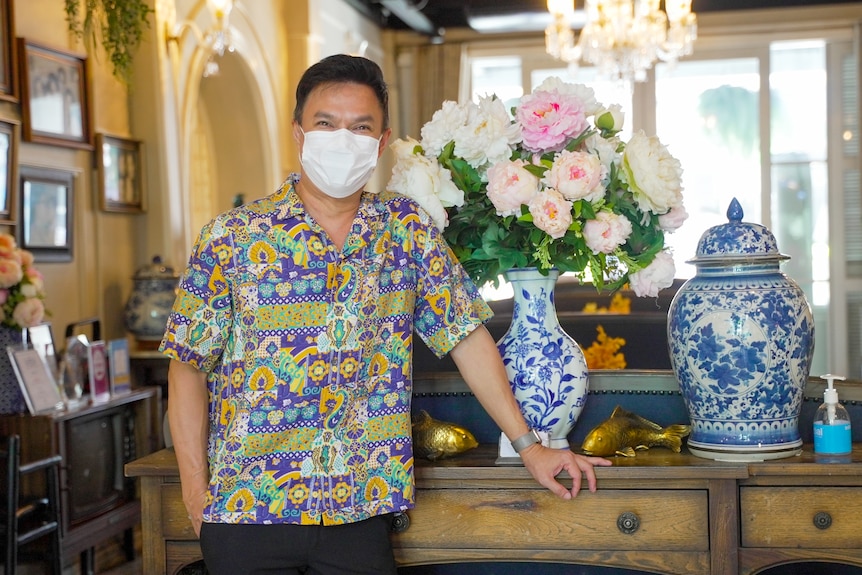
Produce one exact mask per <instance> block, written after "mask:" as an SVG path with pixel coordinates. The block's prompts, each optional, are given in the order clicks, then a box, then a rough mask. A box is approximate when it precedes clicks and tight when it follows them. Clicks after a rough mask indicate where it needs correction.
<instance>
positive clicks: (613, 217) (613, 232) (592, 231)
mask: <svg viewBox="0 0 862 575" xmlns="http://www.w3.org/2000/svg"><path fill="white" fill-rule="evenodd" d="M631 234H632V223H631V222H630V221H629V219H628V218H627V217H625V216H621V215H619V214H615V213H613V212H599V213H598V214H596V219H594V220H588V221H587V223H586V224H584V241H586V243H587V247H588V248H590V249H591V250H593V253H594V254H598V253H603V254H611V253H613V252H614V250H615V249H617V247H618V246H621V245H623V244H624V243H625V241H626V240H627V239H628V238H629V236H630V235H631Z"/></svg>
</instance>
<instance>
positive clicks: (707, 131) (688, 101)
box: [468, 23, 862, 378]
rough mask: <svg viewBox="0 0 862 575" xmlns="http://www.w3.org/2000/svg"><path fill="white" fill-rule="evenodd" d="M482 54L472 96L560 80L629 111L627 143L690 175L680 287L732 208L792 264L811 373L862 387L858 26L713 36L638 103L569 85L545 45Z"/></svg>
mask: <svg viewBox="0 0 862 575" xmlns="http://www.w3.org/2000/svg"><path fill="white" fill-rule="evenodd" d="M486 51H487V49H486V48H482V47H472V48H470V49H468V55H469V62H470V65H471V72H472V73H471V78H472V80H473V82H474V86H475V87H481V91H480V92H477V91H475V90H474V91H472V92H470V94H471V95H476V94H480V93H481V94H485V93H491V92H495V91H497V90H498V88H497V87H495V86H496V85H495V80H494V77H493V76H496V77H498V78H505V84H503V83H501V84H500V88H499V89H500V90H501V91H503V90H505V93H506V94H507V96H506V97H507V98H509V97H519V96H520V95H522V94H523V93H526V92H529V91H530V90H532V89H533V88H534V87H535V86H537V85H539V84H540V83H541V82H542V81H543V80H544V79H545V78H547V77H548V76H551V75H556V76H559V77H561V78H563V79H565V80H567V81H572V82H579V83H584V84H587V85H589V86H591V87H592V88H593V89H594V90H595V92H596V97H597V99H598V100H599V101H600V102H602V103H605V104H611V103H617V104H621V105H622V106H623V108H624V110H625V112H626V128H627V130H628V131H627V132H626V133H624V134H623V137H624V138H626V139H627V138H628V137H630V134H631V131H632V130H636V129H639V128H643V129H644V130H645V131H647V132H648V133H655V134H658V136H659V137H660V139H661V141H662V142H663V143H664V144H665V145H666V146H667V147H668V149H669V150H670V152H671V153H672V154H673V155H674V156H675V157H677V158H678V159H679V160H680V162H681V163H682V167H683V170H684V174H683V185H684V187H685V192H684V195H685V205H686V209H687V210H688V212H689V214H690V217H689V220H688V221H687V222H686V224H685V225H684V226H683V227H682V228H681V229H680V230H678V231H677V232H676V233H674V234H671V235H670V236H669V244H670V246H671V247H672V248H673V250H674V257H675V259H676V262H677V275H678V277H680V278H688V277H692V276H693V275H694V273H695V271H696V270H695V268H694V266H693V265H691V264H687V263H685V262H686V260H688V259H690V258H692V257H693V256H694V255H695V250H696V246H697V242H698V240H699V238H700V235H701V234H702V233H703V231H704V230H706V229H707V228H709V227H710V226H714V225H717V224H721V223H724V222H726V221H727V218H726V210H727V207H728V205H729V203H730V201H731V199H732V198H734V197H736V198H737V199H738V200H739V201H740V203H741V204H742V205H743V208H744V210H745V220H746V221H750V222H757V223H762V224H763V225H765V226H767V227H769V228H770V230H771V231H772V232H773V233H774V234H775V236H776V240H777V241H778V247H779V249H780V250H781V252H782V253H785V254H787V255H789V256H791V259H790V260H789V261H788V262H785V263H784V264H782V271H783V272H784V273H786V274H787V275H788V276H789V277H791V278H793V279H794V280H795V281H796V282H797V283H798V284H799V285H800V287H802V289H803V290H804V291H805V293H806V295H807V297H808V300H809V302H810V304H811V306H812V308H813V311H814V317H815V324H816V333H817V342H816V346H815V359H814V362H813V365H812V369H811V374H812V375H813V376H816V375H818V374H820V373H827V372H833V373H842V374H846V375H848V376H849V377H851V378H859V377H862V247H860V246H862V205H860V204H862V193H860V189H859V188H860V183H859V173H858V168H857V164H858V161H859V159H858V143H857V138H858V134H857V129H858V126H857V119H856V116H857V106H858V103H857V101H858V99H857V88H856V58H855V57H854V52H853V37H852V24H850V23H848V24H847V25H846V26H845V27H843V28H841V29H840V30H838V29H836V28H830V29H825V30H815V31H812V30H810V29H808V30H803V31H799V32H793V31H788V30H786V29H784V30H781V33H780V34H777V33H776V34H775V35H773V36H770V34H767V33H764V34H756V35H755V34H751V35H746V36H745V37H744V41H741V40H740V39H739V38H735V37H734V38H732V37H727V38H724V39H722V38H719V37H715V36H713V37H710V38H709V42H708V44H707V47H706V48H699V47H696V48H695V53H694V55H693V56H692V57H691V58H690V59H687V60H686V61H683V62H679V63H676V64H675V65H673V66H671V65H668V64H664V63H660V64H658V65H656V67H655V68H654V70H653V71H651V72H650V77H649V79H648V81H647V82H646V83H642V84H637V85H636V86H635V87H634V90H632V91H630V90H629V88H628V87H626V86H620V85H619V84H617V83H615V82H607V81H602V80H601V79H599V78H597V77H596V75H595V73H594V71H593V70H592V69H589V68H582V69H580V70H578V71H577V75H576V76H574V77H573V76H571V75H570V73H569V70H568V69H567V68H565V67H561V66H560V63H559V62H557V61H554V60H552V59H550V58H549V57H548V56H546V55H545V54H544V53H543V50H542V47H540V46H534V47H532V48H529V49H526V48H520V49H518V50H517V53H514V54H513V53H511V52H512V51H514V50H512V49H510V50H509V52H510V53H507V52H506V50H505V49H503V48H497V49H495V51H494V52H493V53H486ZM494 65H496V67H494ZM491 69H493V75H492V74H491V73H490V72H489V70H491ZM516 78H519V79H520V84H517V83H516V82H515V79H516ZM830 94H838V95H840V96H838V97H835V96H831V97H830ZM653 127H654V128H653ZM845 230H846V231H845ZM845 234H846V238H845ZM835 246H837V248H836V247H835ZM836 271H837V273H836ZM832 342H847V343H846V345H843V344H842V345H832Z"/></svg>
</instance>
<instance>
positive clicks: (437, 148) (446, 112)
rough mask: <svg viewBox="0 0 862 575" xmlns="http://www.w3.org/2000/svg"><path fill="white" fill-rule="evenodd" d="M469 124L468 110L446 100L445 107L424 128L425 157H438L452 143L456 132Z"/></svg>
mask: <svg viewBox="0 0 862 575" xmlns="http://www.w3.org/2000/svg"><path fill="white" fill-rule="evenodd" d="M466 122H467V109H466V107H464V106H460V105H459V104H458V102H453V101H451V100H446V101H445V102H443V106H442V107H441V108H440V109H439V110H437V111H436V112H434V115H433V116H432V117H431V121H430V122H428V123H427V124H425V125H424V126H422V131H421V132H420V135H421V137H422V148H423V149H424V150H425V155H427V156H429V157H435V158H436V157H437V156H439V155H440V152H442V151H443V148H445V147H446V144H448V143H449V142H451V141H452V134H454V133H455V130H457V129H458V128H460V127H461V126H463V125H464V124H465V123H466Z"/></svg>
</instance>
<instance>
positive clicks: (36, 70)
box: [17, 38, 93, 150]
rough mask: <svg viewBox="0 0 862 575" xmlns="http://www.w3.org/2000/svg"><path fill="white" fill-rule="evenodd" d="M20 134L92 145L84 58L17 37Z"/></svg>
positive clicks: (60, 143)
mask: <svg viewBox="0 0 862 575" xmlns="http://www.w3.org/2000/svg"><path fill="white" fill-rule="evenodd" d="M17 55H18V66H19V70H20V79H21V116H22V119H23V126H24V129H23V138H24V140H25V141H27V142H37V143H42V144H53V145H56V146H68V147H72V148H81V149H86V150H92V149H93V142H92V136H91V130H90V108H89V106H90V100H89V97H88V90H87V58H86V56H81V55H78V54H75V53H73V52H67V51H65V50H59V49H56V48H51V47H48V46H45V45H44V44H38V43H36V42H32V41H30V40H28V39H26V38H18V46H17Z"/></svg>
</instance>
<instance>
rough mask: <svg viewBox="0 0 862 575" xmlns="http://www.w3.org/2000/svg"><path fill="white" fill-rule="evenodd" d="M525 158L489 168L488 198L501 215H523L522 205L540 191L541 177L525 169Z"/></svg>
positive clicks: (527, 202)
mask: <svg viewBox="0 0 862 575" xmlns="http://www.w3.org/2000/svg"><path fill="white" fill-rule="evenodd" d="M526 164H527V162H525V161H524V160H515V161H514V162H510V161H508V160H506V161H504V162H499V163H497V164H494V165H493V166H491V168H489V169H488V199H490V200H491V203H492V204H494V207H495V208H496V209H497V215H499V216H503V217H505V216H511V215H521V205H522V204H529V203H530V200H531V199H533V196H535V195H536V194H537V193H539V178H537V177H536V176H534V175H533V174H531V173H530V172H528V171H527V170H525V169H524V166H525V165H526Z"/></svg>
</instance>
